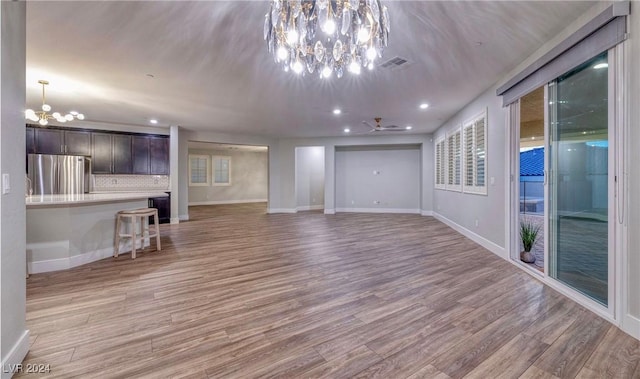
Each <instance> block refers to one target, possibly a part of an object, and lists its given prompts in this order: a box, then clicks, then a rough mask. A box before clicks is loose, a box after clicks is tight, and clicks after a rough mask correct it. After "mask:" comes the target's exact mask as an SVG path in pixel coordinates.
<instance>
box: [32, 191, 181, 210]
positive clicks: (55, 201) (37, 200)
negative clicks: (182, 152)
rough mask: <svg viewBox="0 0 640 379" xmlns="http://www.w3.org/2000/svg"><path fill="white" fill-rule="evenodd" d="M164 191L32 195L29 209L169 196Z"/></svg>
mask: <svg viewBox="0 0 640 379" xmlns="http://www.w3.org/2000/svg"><path fill="white" fill-rule="evenodd" d="M167 196H169V195H168V194H167V193H165V192H162V191H152V192H104V193H102V192H99V193H82V194H61V195H32V196H27V198H26V200H25V203H26V205H27V209H29V208H39V207H52V206H53V207H55V206H59V205H62V206H77V205H86V204H100V203H114V202H126V201H132V200H146V199H148V198H151V197H167Z"/></svg>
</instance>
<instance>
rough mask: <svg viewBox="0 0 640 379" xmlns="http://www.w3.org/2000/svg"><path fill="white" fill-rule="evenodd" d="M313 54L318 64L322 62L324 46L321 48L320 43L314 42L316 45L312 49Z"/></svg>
mask: <svg viewBox="0 0 640 379" xmlns="http://www.w3.org/2000/svg"><path fill="white" fill-rule="evenodd" d="M313 54H314V55H315V56H316V60H317V61H318V62H322V59H323V58H324V46H322V42H320V41H317V42H316V45H315V46H314V47H313Z"/></svg>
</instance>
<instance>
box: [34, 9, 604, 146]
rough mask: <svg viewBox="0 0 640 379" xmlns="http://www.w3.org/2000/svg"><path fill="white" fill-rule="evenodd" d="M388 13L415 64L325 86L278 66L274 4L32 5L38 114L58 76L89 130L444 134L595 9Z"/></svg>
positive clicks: (395, 41)
mask: <svg viewBox="0 0 640 379" xmlns="http://www.w3.org/2000/svg"><path fill="white" fill-rule="evenodd" d="M385 3H386V5H388V7H389V13H390V18H391V35H390V41H389V48H388V49H387V50H386V51H385V55H384V57H383V59H382V60H383V61H384V60H387V59H389V58H393V57H395V56H400V57H403V58H405V59H407V60H409V62H410V64H409V65H408V67H406V68H403V69H400V70H395V71H393V70H389V69H383V68H381V67H377V68H376V69H375V70H374V71H372V72H363V73H362V74H361V75H360V76H357V77H354V76H351V75H347V74H345V76H344V77H343V78H342V79H337V78H335V77H334V78H331V79H329V80H322V79H319V78H317V77H315V76H313V77H305V78H301V77H297V76H295V75H294V74H293V73H291V72H283V71H282V70H281V69H280V68H279V67H278V66H277V65H276V64H274V62H273V59H272V57H271V56H270V55H269V54H268V52H267V49H266V46H265V43H264V41H263V40H262V23H263V20H264V18H263V17H264V14H265V12H266V11H267V8H268V2H266V1H265V2H262V1H214V2H211V1H203V2H189V1H180V2H53V1H44V2H28V4H27V105H28V106H29V107H38V102H39V87H38V85H37V80H38V79H48V80H49V81H50V82H51V85H50V86H49V88H48V92H47V93H48V98H49V103H50V104H51V105H52V106H53V108H54V110H59V111H61V112H62V111H68V110H71V109H75V110H78V111H81V112H83V113H84V114H85V115H86V116H87V119H88V120H90V121H101V122H109V123H118V124H132V125H148V120H149V119H150V118H157V119H158V120H159V125H162V126H169V125H180V126H182V127H184V128H186V129H188V130H198V131H209V130H211V131H220V132H231V133H250V134H260V135H269V136H288V137H294V136H295V137H315V136H335V135H341V134H342V130H343V128H345V127H351V129H352V130H353V131H354V132H356V133H357V132H366V131H367V130H368V128H367V127H366V126H364V125H362V120H365V119H367V120H371V119H372V118H373V117H376V116H379V117H383V124H396V125H400V126H405V125H412V126H413V130H412V132H411V133H424V132H432V131H434V130H435V129H436V128H437V127H438V126H440V125H441V124H442V123H443V122H444V121H446V120H447V119H448V118H449V117H451V116H453V115H454V114H455V112H456V111H458V110H459V109H461V108H462V107H463V106H464V105H465V104H467V103H468V102H469V101H471V100H472V99H474V98H475V97H476V96H478V95H479V94H480V93H482V92H483V91H484V90H486V89H487V88H488V87H489V86H491V85H492V84H494V83H495V82H496V81H497V80H499V79H500V78H501V77H502V75H504V73H505V72H507V71H508V70H510V69H512V68H513V67H515V66H516V65H517V64H518V63H520V62H521V61H522V60H523V59H524V58H526V57H527V56H528V55H530V54H531V53H532V52H533V51H535V50H536V49H537V48H539V47H540V46H541V45H542V44H543V43H544V42H546V41H547V40H548V39H550V38H551V37H553V36H554V34H555V33H557V32H558V31H560V30H562V29H563V28H564V27H565V26H566V25H567V24H568V23H569V22H570V21H571V20H573V19H575V18H576V17H577V16H578V15H580V14H581V13H583V12H584V11H586V10H587V9H588V8H589V7H590V6H591V5H593V3H592V2H576V1H550V2H541V1H514V2H509V1H469V2H454V1H443V2H439V1H422V2H413V1H393V2H392V1H386V2H385ZM365 71H366V70H365ZM147 74H152V75H153V76H154V77H153V78H151V77H149V76H147ZM422 102H428V103H429V104H430V107H429V108H428V109H427V110H419V109H418V105H419V104H420V103H422ZM335 107H339V108H341V109H342V111H343V113H342V114H341V115H340V116H335V115H333V114H332V113H331V110H332V109H333V108H335Z"/></svg>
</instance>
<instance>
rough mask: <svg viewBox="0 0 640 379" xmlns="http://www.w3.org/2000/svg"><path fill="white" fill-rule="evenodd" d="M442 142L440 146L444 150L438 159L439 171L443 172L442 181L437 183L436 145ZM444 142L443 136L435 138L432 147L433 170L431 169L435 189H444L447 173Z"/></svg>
mask: <svg viewBox="0 0 640 379" xmlns="http://www.w3.org/2000/svg"><path fill="white" fill-rule="evenodd" d="M441 143H442V147H443V150H444V154H443V156H442V157H441V159H440V171H441V172H443V173H444V175H443V178H442V180H443V181H442V183H438V179H439V178H438V145H439V144H441ZM446 145H447V144H446V142H445V137H444V136H441V137H438V138H436V139H435V143H434V148H433V166H434V170H433V184H434V187H435V188H436V189H446V185H445V184H446V183H447V179H446V176H447V175H446V173H447V167H446V166H447V165H446V158H447V154H446Z"/></svg>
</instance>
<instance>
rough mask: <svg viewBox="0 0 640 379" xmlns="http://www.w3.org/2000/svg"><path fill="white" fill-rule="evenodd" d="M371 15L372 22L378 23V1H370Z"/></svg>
mask: <svg viewBox="0 0 640 379" xmlns="http://www.w3.org/2000/svg"><path fill="white" fill-rule="evenodd" d="M371 15H372V16H373V20H374V22H377V23H378V22H380V7H379V6H378V0H371Z"/></svg>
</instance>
